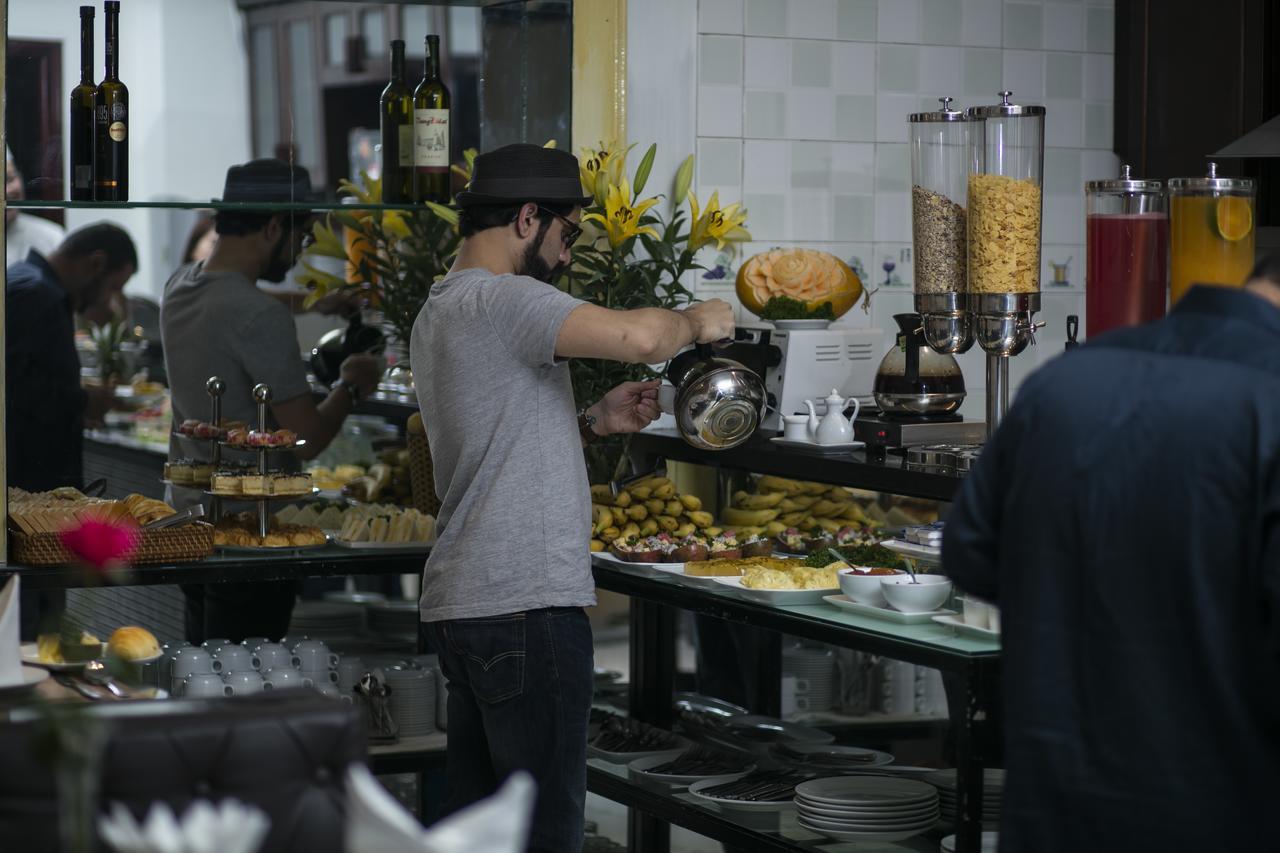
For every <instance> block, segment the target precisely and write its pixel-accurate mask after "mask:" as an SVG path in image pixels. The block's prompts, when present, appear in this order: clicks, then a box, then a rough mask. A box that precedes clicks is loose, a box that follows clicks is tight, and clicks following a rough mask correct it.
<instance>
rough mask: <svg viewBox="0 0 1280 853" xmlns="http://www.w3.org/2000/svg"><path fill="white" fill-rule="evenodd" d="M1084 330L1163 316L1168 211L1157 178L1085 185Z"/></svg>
mask: <svg viewBox="0 0 1280 853" xmlns="http://www.w3.org/2000/svg"><path fill="white" fill-rule="evenodd" d="M1085 241H1086V243H1087V245H1086V247H1085V256H1086V260H1087V264H1088V266H1087V272H1086V274H1085V294H1086V295H1085V300H1086V301H1085V334H1086V335H1087V336H1089V337H1093V336H1095V335H1099V334H1102V333H1103V332H1105V331H1107V330H1108V329H1114V328H1117V327H1120V326H1136V325H1138V324H1139V323H1146V322H1149V321H1151V320H1157V319H1159V318H1161V317H1163V316H1164V307H1165V296H1166V293H1167V288H1168V281H1169V276H1168V269H1169V267H1168V256H1169V216H1168V212H1167V207H1166V199H1165V194H1164V186H1163V185H1162V184H1161V183H1160V181H1141V180H1137V179H1135V178H1134V177H1133V176H1132V175H1131V174H1130V170H1129V167H1128V166H1127V165H1126V166H1122V167H1121V169H1120V177H1119V178H1116V179H1112V180H1106V181H1089V182H1088V183H1086V184H1085Z"/></svg>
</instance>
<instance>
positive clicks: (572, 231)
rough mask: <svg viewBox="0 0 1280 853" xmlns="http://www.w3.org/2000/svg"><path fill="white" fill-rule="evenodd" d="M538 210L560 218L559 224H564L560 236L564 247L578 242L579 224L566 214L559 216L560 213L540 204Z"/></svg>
mask: <svg viewBox="0 0 1280 853" xmlns="http://www.w3.org/2000/svg"><path fill="white" fill-rule="evenodd" d="M538 210H540V211H542V212H543V213H545V214H547V215H548V216H554V217H555V218H556V219H559V220H560V224H561V225H562V226H564V227H563V229H562V230H561V233H560V238H561V239H562V240H564V247H565V248H566V249H567V248H569V247H570V246H572V245H573V244H574V243H576V242H578V238H579V237H581V236H582V226H581V225H579V224H578V223H576V222H574V221H573V220H572V219H570V218H569V217H567V216H561V215H560V214H558V213H556V212H555V211H554V210H547V209H546V208H545V207H543V206H542V205H538Z"/></svg>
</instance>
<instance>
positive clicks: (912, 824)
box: [795, 776, 939, 841]
mask: <svg viewBox="0 0 1280 853" xmlns="http://www.w3.org/2000/svg"><path fill="white" fill-rule="evenodd" d="M795 802H796V811H797V813H798V816H797V820H798V822H799V824H800V826H802V827H804V828H805V829H807V830H809V831H810V832H816V833H818V834H820V835H825V836H827V837H829V838H834V839H836V840H837V841H901V840H903V839H906V838H911V837H912V836H914V835H919V834H920V833H922V832H927V831H928V830H930V829H932V828H933V827H934V825H935V824H936V823H937V822H938V814H939V812H938V790H937V789H936V788H935V787H934V786H932V785H930V784H928V783H926V782H917V781H915V780H913V779H895V778H892V777H888V776H843V777H836V778H832V779H814V780H811V781H809V782H803V783H801V784H799V785H797V786H796V800H795Z"/></svg>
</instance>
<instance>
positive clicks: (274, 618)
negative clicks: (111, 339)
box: [160, 160, 379, 642]
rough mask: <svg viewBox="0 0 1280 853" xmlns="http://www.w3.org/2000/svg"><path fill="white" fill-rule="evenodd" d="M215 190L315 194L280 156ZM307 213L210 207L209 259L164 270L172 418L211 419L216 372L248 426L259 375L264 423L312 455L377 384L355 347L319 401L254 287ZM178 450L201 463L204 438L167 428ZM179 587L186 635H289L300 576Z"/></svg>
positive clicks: (282, 317) (172, 453)
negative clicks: (267, 394)
mask: <svg viewBox="0 0 1280 853" xmlns="http://www.w3.org/2000/svg"><path fill="white" fill-rule="evenodd" d="M223 196H224V197H223V201H228V202H247V203H255V202H256V203H272V202H297V201H311V200H313V193H312V190H311V178H310V176H309V175H308V174H307V170H306V169H304V168H302V167H300V166H290V165H288V164H286V163H283V162H281V161H279V160H254V161H252V162H249V163H246V164H244V165H243V166H232V167H231V168H230V169H228V170H227V181H226V188H225V191H224V193H223ZM310 219H311V214H310V213H309V212H306V211H284V212H271V211H266V210H219V211H218V213H217V215H216V216H215V217H214V229H215V230H216V231H217V233H218V242H217V243H216V244H215V245H214V248H213V252H212V253H211V254H210V255H209V257H208V259H207V260H205V261H198V262H196V263H193V264H189V265H187V266H184V267H181V268H179V269H178V271H177V272H175V273H174V274H173V277H172V278H170V279H169V281H168V283H167V284H166V285H165V289H164V298H163V300H162V301H161V305H160V329H161V336H162V339H163V341H164V356H165V368H166V371H167V373H168V376H169V385H170V390H171V392H172V395H173V419H174V423H182V422H183V421H184V420H188V419H195V420H208V419H209V415H210V400H209V394H208V391H207V389H206V383H207V382H208V380H209V378H210V377H211V376H217V377H219V378H221V379H222V380H223V382H225V383H226V390H225V392H224V393H223V395H222V414H223V417H224V418H226V419H227V420H239V421H244V422H246V423H249V424H251V425H252V426H254V427H256V426H257V410H256V404H255V402H254V399H253V388H254V386H255V385H257V384H259V383H265V384H266V385H268V386H269V387H270V388H271V392H272V399H271V404H270V419H271V420H272V422H273V423H272V424H271V426H272V427H273V428H277V427H278V428H283V429H289V430H292V431H293V432H295V433H297V434H298V437H299V438H302V439H305V440H306V442H307V443H306V446H305V448H304V449H303V450H302V451H301V452H300V453H299V454H297V455H298V456H300V457H302V458H311V457H314V456H315V455H316V454H318V453H320V451H322V450H324V448H325V447H326V446H328V444H329V442H330V441H332V440H333V438H334V436H335V435H337V434H338V430H339V429H341V427H342V422H343V420H344V419H345V418H346V416H347V415H348V414H350V412H351V409H352V407H353V406H354V405H355V403H356V401H357V400H359V399H360V397H362V396H363V395H365V394H368V393H370V392H371V391H373V389H374V388H375V387H376V386H377V383H378V377H379V365H378V361H377V359H376V358H374V357H373V356H369V355H353V356H351V357H349V358H348V359H347V360H346V361H345V362H343V364H342V372H341V378H340V379H339V380H338V381H337V382H336V383H335V384H334V387H333V389H332V390H331V392H330V393H329V395H328V396H327V397H326V398H325V399H324V400H322V401H321V402H320V403H319V404H317V403H316V402H315V400H314V399H313V398H312V396H311V387H310V385H309V384H308V382H307V371H306V367H305V366H304V365H303V362H302V356H301V354H300V353H299V350H298V340H297V330H296V327H295V326H294V321H293V316H292V314H291V313H290V311H289V309H288V307H286V306H285V305H284V304H283V303H281V302H280V301H279V300H277V299H274V298H273V297H271V296H269V295H268V294H266V293H264V292H263V291H261V290H259V289H258V287H257V285H256V282H257V281H258V280H263V281H268V282H277V283H278V282H281V281H284V279H285V276H286V275H287V274H288V272H289V269H290V268H291V267H292V266H293V265H294V262H295V261H296V260H297V257H298V254H299V253H300V252H301V251H302V245H303V238H304V236H305V235H306V233H307V226H308V223H309V221H310ZM228 455H229V456H232V457H234V455H235V454H230V453H229V454H228ZM184 457H186V458H194V459H198V460H205V461H207V460H208V459H209V442H208V440H195V439H189V438H185V437H182V436H177V435H175V436H173V437H172V438H171V439H170V441H169V458H170V460H175V459H179V458H184ZM245 458H246V459H247V458H248V457H247V456H246V457H245ZM279 458H280V460H281V462H280V465H281V467H285V466H287V465H288V464H289V463H290V462H294V454H288V455H286V454H281V455H280V457H279ZM233 461H234V460H233ZM295 464H296V463H295ZM202 498H203V495H202V494H201V493H200V492H199V491H197V490H195V489H183V488H173V489H172V494H171V499H172V500H173V502H174V503H175V504H182V505H186V506H190V505H191V504H193V503H196V502H199V501H200V500H201V499H202ZM184 592H186V593H187V633H188V639H190V640H191V641H192V642H199V641H200V640H202V639H203V638H205V637H208V636H221V637H228V638H230V639H232V640H236V641H238V640H241V639H243V638H244V637H246V636H264V637H279V636H282V635H283V634H285V633H286V632H287V631H288V627H289V615H290V613H291V611H292V608H293V599H294V596H295V595H296V586H295V584H293V583H292V582H284V583H264V584H210V585H209V586H207V587H203V588H202V587H186V588H184Z"/></svg>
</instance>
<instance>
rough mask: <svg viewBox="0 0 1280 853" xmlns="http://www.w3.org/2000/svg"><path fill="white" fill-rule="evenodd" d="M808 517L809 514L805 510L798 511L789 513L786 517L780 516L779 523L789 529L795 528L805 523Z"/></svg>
mask: <svg viewBox="0 0 1280 853" xmlns="http://www.w3.org/2000/svg"><path fill="white" fill-rule="evenodd" d="M808 515H809V513H807V512H805V511H804V510H802V509H798V510H796V511H795V512H788V513H786V514H785V515H780V516H778V521H781V522H782V523H783V524H785V525H786V526H787V527H795V526H797V525H798V524H800V522H801V521H803V520H804V519H805V517H807V516H808Z"/></svg>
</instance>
